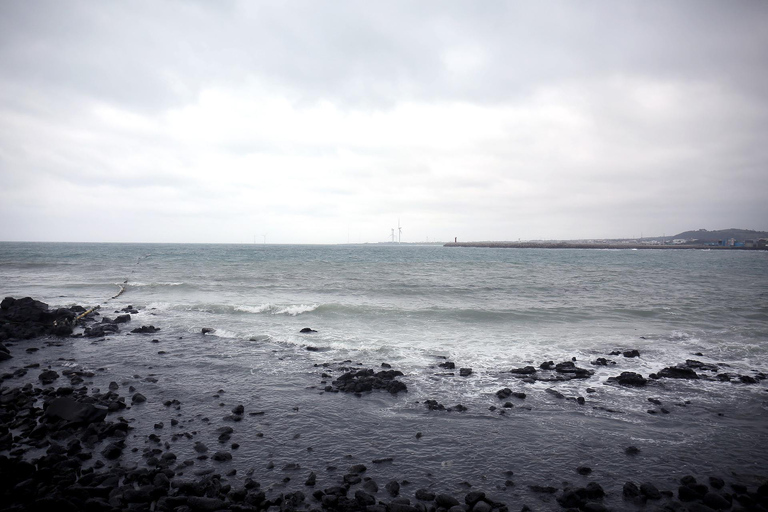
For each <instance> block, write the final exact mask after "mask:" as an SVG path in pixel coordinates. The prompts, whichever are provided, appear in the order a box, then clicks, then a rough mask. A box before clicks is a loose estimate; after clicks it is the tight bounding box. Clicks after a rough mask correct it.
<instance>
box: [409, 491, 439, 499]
mask: <svg viewBox="0 0 768 512" xmlns="http://www.w3.org/2000/svg"><path fill="white" fill-rule="evenodd" d="M414 496H416V499H417V500H421V501H433V500H434V499H435V493H433V492H429V491H428V490H426V489H418V490H417V491H416V494H415V495H414Z"/></svg>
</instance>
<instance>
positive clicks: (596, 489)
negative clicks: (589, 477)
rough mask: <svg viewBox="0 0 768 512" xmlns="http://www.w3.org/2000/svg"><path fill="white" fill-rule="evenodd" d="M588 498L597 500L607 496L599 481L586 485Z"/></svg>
mask: <svg viewBox="0 0 768 512" xmlns="http://www.w3.org/2000/svg"><path fill="white" fill-rule="evenodd" d="M586 491H587V498H589V499H590V500H597V499H601V498H603V496H605V491H604V490H603V487H602V486H601V485H600V484H599V483H597V482H589V483H588V484H587V487H586Z"/></svg>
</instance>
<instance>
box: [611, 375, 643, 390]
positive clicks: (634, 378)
mask: <svg viewBox="0 0 768 512" xmlns="http://www.w3.org/2000/svg"><path fill="white" fill-rule="evenodd" d="M608 381H609V382H616V383H617V384H620V385H622V386H631V387H641V386H645V385H646V384H647V383H648V379H646V378H645V377H643V376H642V375H640V374H639V373H635V372H621V375H619V376H617V377H608Z"/></svg>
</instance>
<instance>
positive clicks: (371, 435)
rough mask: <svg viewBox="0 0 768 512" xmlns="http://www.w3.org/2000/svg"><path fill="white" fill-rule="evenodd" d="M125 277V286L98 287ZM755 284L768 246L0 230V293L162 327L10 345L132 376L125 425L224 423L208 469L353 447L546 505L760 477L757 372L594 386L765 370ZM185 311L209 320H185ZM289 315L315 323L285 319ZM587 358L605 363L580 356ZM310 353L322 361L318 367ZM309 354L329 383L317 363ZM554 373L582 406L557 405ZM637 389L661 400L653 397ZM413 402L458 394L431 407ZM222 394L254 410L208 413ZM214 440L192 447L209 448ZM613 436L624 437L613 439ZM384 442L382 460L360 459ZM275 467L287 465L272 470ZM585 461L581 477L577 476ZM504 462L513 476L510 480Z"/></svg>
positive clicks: (417, 478)
mask: <svg viewBox="0 0 768 512" xmlns="http://www.w3.org/2000/svg"><path fill="white" fill-rule="evenodd" d="M126 281H127V282H126ZM123 283H125V292H124V293H123V294H122V295H120V296H119V297H118V298H117V299H112V300H110V299H109V297H111V296H114V295H115V294H116V293H117V292H118V291H119V285H121V284H123ZM766 285H768V254H767V253H765V252H739V251H688V250H686V251H650V250H649V251H630V250H606V251H600V250H535V249H522V250H518V249H471V248H444V247H438V246H411V245H407V246H400V245H383V244H382V245H365V246H269V245H156V244H153V245H142V244H25V243H24V244H23V243H1V244H0V295H3V296H15V297H21V296H32V297H35V298H37V299H39V300H43V301H44V302H47V303H49V304H50V305H52V306H53V305H73V304H80V305H83V306H86V307H88V306H93V305H96V304H101V305H102V309H101V313H102V315H107V316H109V315H114V314H113V313H112V311H115V310H119V309H121V308H123V307H125V306H126V305H129V304H130V305H133V306H135V307H137V308H138V309H139V310H140V313H139V314H138V315H134V319H133V320H132V322H131V324H130V326H131V327H135V326H138V325H149V324H153V325H155V326H158V327H160V328H161V331H160V332H159V333H157V334H156V335H150V336H142V335H127V334H126V333H127V331H128V329H123V332H121V333H120V334H118V335H115V336H111V337H109V338H107V339H106V340H103V341H99V340H92V339H85V338H82V339H73V340H71V341H67V342H66V343H64V344H63V345H62V346H61V347H48V348H46V349H45V350H41V351H40V352H39V353H37V354H24V353H19V354H18V356H17V357H16V358H15V359H14V360H13V361H12V364H14V365H17V366H19V365H22V364H23V363H27V362H31V361H35V360H40V359H41V358H47V359H46V360H48V361H55V360H56V359H57V358H59V357H62V358H65V359H73V361H59V362H56V363H54V367H56V365H59V366H66V365H70V366H76V367H82V368H86V369H91V370H94V371H96V370H97V369H99V368H101V369H102V370H101V371H96V376H95V377H94V378H93V385H94V386H96V387H99V386H101V387H102V389H104V388H106V385H107V384H108V382H109V381H111V380H116V381H117V382H119V383H121V384H123V386H121V387H126V386H127V385H129V384H132V385H134V386H136V387H137V388H138V389H139V390H140V391H142V392H143V393H144V394H146V395H147V396H148V397H149V398H150V400H149V401H148V402H147V403H146V404H143V405H142V406H140V407H138V406H137V407H133V408H131V409H130V410H129V411H125V413H126V414H125V416H126V418H131V419H132V420H133V421H134V424H135V425H136V427H137V428H136V432H139V431H141V430H142V429H144V428H145V429H147V430H146V432H151V431H152V424H153V423H155V422H157V421H164V422H165V424H166V425H168V423H169V422H170V419H171V418H172V417H177V418H178V419H179V420H180V422H181V423H180V425H179V427H177V428H175V429H174V430H171V429H170V428H168V427H166V429H164V430H163V431H162V433H163V434H164V436H165V437H169V436H170V434H172V433H173V432H185V431H186V432H192V431H195V432H198V434H196V436H197V439H196V440H199V439H201V438H202V436H209V437H210V436H212V435H213V432H214V431H215V429H216V428H218V427H220V426H222V424H229V425H231V426H233V427H234V428H235V434H234V435H233V439H232V441H236V442H238V443H239V444H240V445H241V446H240V448H238V449H237V450H234V451H233V455H234V458H233V461H232V462H231V463H226V464H225V465H224V467H229V466H231V467H233V468H236V469H238V475H240V476H238V478H240V477H241V476H242V475H244V474H245V473H246V472H247V471H248V470H253V476H254V478H255V479H258V480H260V481H262V483H263V484H264V485H267V484H268V485H273V486H274V487H275V491H276V490H278V489H283V488H285V489H289V488H301V487H302V485H301V484H302V483H303V481H304V479H305V478H306V474H308V472H309V471H310V470H314V471H315V472H316V473H317V474H318V486H320V487H322V486H324V485H325V486H328V485H333V484H335V482H336V481H337V480H338V478H339V475H341V474H343V472H344V471H343V470H344V469H346V468H347V467H348V466H349V465H351V464H353V463H356V462H363V463H366V464H367V465H368V466H369V468H370V469H369V471H370V472H371V476H375V477H376V480H377V481H378V482H379V484H380V485H383V483H385V482H386V481H387V480H388V479H390V478H398V479H399V480H402V479H404V478H405V479H407V480H409V481H411V482H413V483H412V491H413V490H415V489H416V488H418V487H431V488H433V489H435V490H445V491H450V492H460V491H466V490H467V489H468V487H467V484H471V485H472V489H482V490H486V491H490V492H493V493H494V494H496V495H498V496H499V497H500V498H501V499H504V500H505V501H508V502H510V503H515V502H522V501H526V500H527V501H528V502H529V503H539V507H541V506H543V507H545V508H546V507H547V506H553V507H554V508H557V505H556V504H554V502H551V500H550V501H547V499H548V498H546V497H544V498H541V497H539V496H534V495H531V493H530V491H529V490H528V487H527V486H528V485H533V484H538V485H549V484H551V485H555V486H557V485H559V484H560V483H561V482H563V481H571V482H574V483H579V482H582V480H583V481H584V482H585V481H589V480H596V481H599V482H601V483H602V484H603V485H604V487H606V489H607V490H609V491H610V490H612V491H613V495H614V496H615V495H616V494H618V495H619V496H620V488H621V485H623V483H624V482H625V481H626V480H635V481H637V482H640V481H646V480H648V481H654V482H657V484H658V485H660V486H661V487H664V485H667V486H668V487H669V488H672V486H673V484H674V481H675V479H676V478H679V477H680V476H682V475H684V474H689V473H690V474H697V475H702V476H703V475H718V476H723V477H726V478H727V477H728V476H730V475H732V474H733V473H737V474H739V475H741V477H742V478H747V477H749V478H751V477H755V478H757V477H765V476H766V475H768V464H767V463H766V460H768V393H766V386H765V384H764V383H760V384H757V385H744V384H732V383H722V382H714V381H678V380H660V381H652V382H651V383H650V384H649V386H648V387H646V388H641V389H630V388H620V387H617V386H614V385H609V384H606V379H607V378H608V377H609V376H613V375H618V374H619V373H621V372H622V371H635V372H638V373H641V374H643V375H645V376H647V375H648V374H649V373H651V372H655V371H658V370H660V369H661V368H663V367H666V366H671V365H674V364H677V363H680V362H683V361H685V360H686V359H697V360H700V361H702V362H706V363H725V364H728V365H730V367H729V368H728V369H727V371H728V372H729V373H736V374H743V375H754V374H755V370H757V371H763V372H765V371H767V370H768V365H767V364H766V351H767V350H768V287H767V286H766ZM202 327H210V328H214V329H216V336H203V335H201V334H200V330H201V328H202ZM302 327H311V328H313V329H316V330H317V331H318V332H317V333H313V334H309V335H307V334H300V333H299V330H300V329H301V328H302ZM151 339H157V340H158V343H151ZM307 346H310V347H312V348H316V349H318V351H308V350H306V347H307ZM616 349H620V350H623V349H638V350H639V351H640V353H641V357H640V358H633V359H629V358H624V357H621V356H618V357H616V356H608V355H607V354H608V353H609V352H611V351H613V350H616ZM161 350H162V351H164V352H166V353H165V354H158V351H161ZM17 352H21V351H20V350H17V351H15V353H17ZM695 353H700V354H702V355H701V356H694V355H693V354H695ZM54 356H55V357H54ZM572 357H575V358H576V360H577V364H578V365H579V366H581V367H584V368H589V369H593V370H595V375H594V376H593V377H591V378H590V379H587V380H573V381H570V382H566V383H557V384H555V383H542V382H537V383H533V384H526V383H523V382H521V381H520V380H519V379H517V378H515V377H513V376H511V374H509V373H508V370H509V369H511V368H515V367H520V366H525V365H528V364H533V365H534V366H538V364H539V363H541V362H543V361H547V360H554V361H555V362H559V361H564V360H570V359H571V358H572ZM596 357H609V358H610V359H613V360H614V361H616V365H614V366H610V367H595V366H592V365H590V363H589V362H590V361H591V360H594V359H595V358H596ZM445 358H447V359H449V360H450V361H455V362H456V367H457V369H458V368H459V367H467V368H472V369H473V373H472V375H471V376H470V377H466V378H464V377H459V376H458V373H456V374H455V375H453V376H450V375H446V373H447V372H445V371H444V370H442V369H440V368H438V367H437V364H438V363H440V362H442V361H444V360H445ZM345 360H349V361H351V363H346V364H345V365H344V366H357V365H358V363H361V364H362V367H366V368H367V367H371V368H377V367H378V366H379V365H380V364H381V363H382V362H387V363H389V364H391V365H392V366H393V368H396V369H399V370H401V371H403V373H404V374H405V376H404V377H402V378H401V380H403V382H405V383H406V384H407V386H408V393H401V394H399V395H397V396H391V395H389V394H386V393H381V392H374V393H371V394H367V395H364V396H362V397H355V396H353V395H346V394H340V393H339V394H336V393H324V392H323V391H322V390H323V387H324V386H325V384H323V383H321V381H323V380H325V381H326V383H330V380H332V378H335V377H337V376H338V375H340V374H341V370H339V369H338V367H339V364H340V363H341V362H342V361H345ZM323 363H330V366H328V367H325V368H324V367H321V366H317V365H322V364H323ZM6 364H7V363H6ZM324 371H325V372H327V373H329V374H331V375H332V378H328V379H323V378H322V377H321V374H322V372H324ZM30 376H31V377H34V375H31V374H30ZM148 376H150V377H151V376H154V378H157V379H158V382H157V383H152V382H147V381H146V380H145V379H146V377H148ZM502 387H510V388H511V389H513V390H518V391H524V392H526V393H527V394H528V397H527V398H526V399H525V400H524V401H521V400H517V401H515V407H514V408H512V409H509V410H506V411H505V414H503V415H501V414H499V410H496V411H490V410H489V407H490V406H496V407H501V405H502V404H503V402H502V401H500V400H499V399H498V398H496V396H495V394H494V393H495V391H496V390H498V389H500V388H502ZM550 387H552V388H555V389H557V390H558V391H560V392H562V393H563V394H565V395H566V396H567V397H577V396H582V397H584V398H585V399H586V403H585V404H584V405H581V406H580V405H578V404H577V403H576V402H574V401H573V400H567V399H566V400H559V399H557V398H555V397H553V396H552V395H550V394H548V393H547V392H546V389H547V388H550ZM587 388H592V389H594V390H595V392H594V393H588V392H587ZM219 390H223V392H221V393H220V392H219ZM125 392H126V393H127V390H126V391H125ZM214 395H218V396H214ZM648 397H653V398H658V399H660V400H661V401H662V402H663V404H664V407H665V408H667V409H668V410H669V411H670V413H669V414H649V413H648V412H647V411H648V410H649V409H653V408H654V406H653V405H652V404H650V403H649V402H648V401H647V398H648ZM172 398H175V399H178V400H180V401H181V402H182V404H183V405H182V409H181V411H180V412H176V411H173V410H169V409H168V408H165V407H164V406H163V405H162V401H163V400H166V399H172ZM427 399H436V400H438V401H439V402H441V403H444V404H445V405H446V406H453V405H456V404H458V403H461V404H462V405H464V406H466V407H468V411H467V412H463V413H458V412H446V411H428V410H426V408H425V407H424V405H423V403H422V402H423V401H424V400H427ZM686 401H687V402H689V403H687V404H686V403H685V402H686ZM238 403H242V404H243V405H245V407H246V413H247V412H249V411H251V412H254V411H264V414H263V415H258V416H246V419H245V420H244V421H243V422H242V423H238V424H234V425H233V424H231V423H226V422H224V423H222V417H223V416H226V414H227V413H228V412H229V409H231V408H232V407H233V406H234V405H236V404H238ZM220 404H224V405H220ZM526 406H527V407H528V408H526ZM606 409H607V410H606ZM176 414H181V416H174V415H176ZM206 417H207V418H209V420H210V421H209V422H205V421H203V418H206ZM146 432H145V433H146ZM417 432H421V433H422V434H423V436H422V437H421V438H420V439H417V438H416V433H417ZM212 439H213V440H212V441H206V444H208V445H209V447H211V448H212V449H214V448H218V446H217V445H218V443H217V442H216V441H215V437H213V438H212ZM193 441H194V440H193ZM193 441H189V440H186V439H182V440H179V441H177V442H175V443H174V451H175V452H176V453H177V454H178V455H179V460H183V459H185V458H194V456H196V455H197V454H196V453H195V452H194V451H193V450H192V444H193ZM135 442H136V443H138V446H143V443H145V441H144V440H143V439H142V438H140V437H137V438H136V441H135ZM629 445H634V446H637V447H638V448H640V450H641V452H640V454H639V455H637V456H635V457H628V456H627V455H625V454H624V449H625V448H626V447H627V446H629ZM139 455H140V452H139V453H138V454H136V455H134V457H135V458H136V460H135V462H137V463H139V462H140V460H139ZM125 457H126V459H128V460H126V461H124V463H131V462H132V460H131V457H132V455H131V454H126V456H125ZM386 457H392V458H393V461H392V462H391V463H383V464H375V465H374V464H372V463H371V461H372V460H373V459H380V458H386ZM269 461H273V463H274V465H275V468H274V469H267V464H268V462H269ZM291 462H294V463H300V465H301V469H299V470H293V471H290V470H286V471H283V470H282V469H281V468H283V466H284V465H285V464H288V463H291ZM206 464H211V463H210V462H207V461H197V462H196V464H195V466H194V469H199V468H204V467H206ZM580 465H588V466H590V467H592V468H593V470H594V472H593V474H592V475H591V476H590V477H582V476H579V475H578V474H576V472H575V468H576V467H577V466H580ZM328 466H336V467H338V468H339V470H337V471H334V470H329V471H328V470H326V468H327V467H328ZM215 467H216V468H217V469H218V468H220V467H222V466H221V465H217V466H215ZM374 471H375V473H374ZM507 471H512V472H513V475H512V476H509V475H508V474H507V473H506V472H507ZM286 477H289V478H290V479H291V480H290V481H288V482H283V479H284V478H286ZM508 479H511V480H513V481H514V482H515V485H514V486H505V485H504V482H505V481H506V480H508ZM582 483H583V482H582ZM412 491H411V492H412ZM405 492H407V491H406V490H405V489H404V493H405ZM542 500H544V501H543V502H542Z"/></svg>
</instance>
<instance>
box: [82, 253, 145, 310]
mask: <svg viewBox="0 0 768 512" xmlns="http://www.w3.org/2000/svg"><path fill="white" fill-rule="evenodd" d="M150 256H152V255H151V254H146V255H144V256H139V257H138V258H136V266H134V268H133V270H131V274H130V276H132V275H133V274H135V273H136V267H137V266H138V265H139V264H140V263H141V260H142V259H147V258H149V257H150ZM130 276H129V277H127V278H125V281H123V282H122V284H118V285H117V286H119V287H120V291H119V292H117V294H116V295H113V296H112V297H110V298H108V299H107V300H105V301H104V305H105V304H107V303H108V302H109V301H110V300H113V299H116V298H118V297H119V296H121V295H122V294H123V293H124V292H125V289H126V287H127V286H128V280H129V279H130ZM101 306H102V304H96V305H95V306H93V307H92V308H91V309H89V310H87V311H86V312H85V313H82V314H81V315H78V316H77V317H76V318H75V319H74V321H73V322H77V321H78V320H80V319H81V318H85V317H86V316H88V315H89V314H91V313H93V312H94V311H96V310H98V309H100V308H101Z"/></svg>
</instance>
